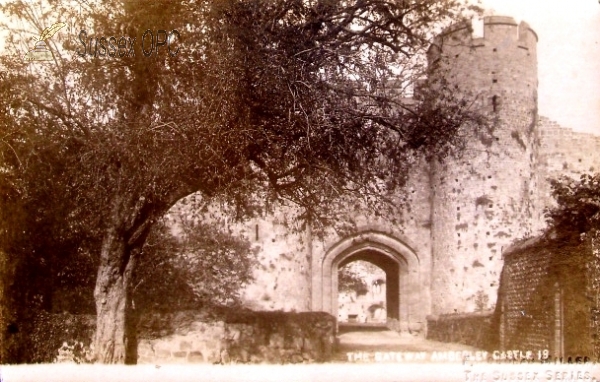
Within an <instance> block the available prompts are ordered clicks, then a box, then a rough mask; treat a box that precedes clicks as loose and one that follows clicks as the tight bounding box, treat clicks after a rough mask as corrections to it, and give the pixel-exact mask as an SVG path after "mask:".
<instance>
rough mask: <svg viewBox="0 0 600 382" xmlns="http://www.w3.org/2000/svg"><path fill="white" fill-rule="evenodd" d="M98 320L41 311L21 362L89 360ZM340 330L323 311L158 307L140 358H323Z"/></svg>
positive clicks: (146, 327)
mask: <svg viewBox="0 0 600 382" xmlns="http://www.w3.org/2000/svg"><path fill="white" fill-rule="evenodd" d="M95 323H96V322H95V316H90V315H71V314H49V313H45V312H40V313H39V314H38V315H37V316H36V318H35V319H34V320H32V322H31V325H29V326H28V327H27V328H23V330H28V331H29V338H28V339H27V340H26V341H25V342H24V347H25V348H26V349H27V351H26V352H25V353H26V354H27V358H24V359H21V360H20V362H23V363H39V362H43V363H49V362H86V355H90V354H91V353H89V347H90V344H91V340H92V335H93V333H94V328H95ZM335 335H336V321H335V318H334V317H332V316H331V315H329V314H326V313H318V312H315V313H313V312H309V313H285V312H253V311H233V310H231V311H229V310H227V311H222V312H218V313H217V314H212V315H207V314H206V313H205V312H200V311H184V312H176V313H154V314H147V315H144V316H142V317H141V319H140V322H139V327H138V341H139V342H138V363H139V364H157V365H160V364H167V363H178V364H179V363H300V362H323V361H328V360H329V359H330V357H331V356H332V352H333V350H334V345H335ZM64 343H66V344H67V345H66V346H63V344H64ZM59 349H60V351H59ZM59 353H60V354H59Z"/></svg>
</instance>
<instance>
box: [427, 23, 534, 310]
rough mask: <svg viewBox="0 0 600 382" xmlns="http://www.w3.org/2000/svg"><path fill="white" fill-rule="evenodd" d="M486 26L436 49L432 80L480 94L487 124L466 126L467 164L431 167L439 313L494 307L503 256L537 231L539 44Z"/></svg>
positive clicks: (521, 29)
mask: <svg viewBox="0 0 600 382" xmlns="http://www.w3.org/2000/svg"><path fill="white" fill-rule="evenodd" d="M483 22H484V25H483V26H484V27H483V36H482V37H475V36H474V35H473V33H472V28H471V27H470V25H468V24H461V25H456V26H454V27H452V28H450V29H448V30H446V31H445V32H444V33H442V34H441V35H440V36H439V38H438V39H437V44H435V45H434V46H433V47H432V49H431V50H430V57H429V59H430V65H432V66H433V67H435V68H436V69H435V70H437V71H438V72H435V73H433V76H434V77H435V76H436V75H439V74H440V73H442V75H444V76H445V78H447V80H448V81H449V83H450V84H451V85H454V84H457V85H458V87H459V89H460V91H464V92H468V93H470V94H471V95H476V96H477V103H476V107H478V108H482V109H483V110H484V111H485V112H486V114H487V115H488V116H489V117H490V120H491V123H490V125H489V126H488V127H477V128H469V129H470V130H468V131H467V136H468V137H469V138H468V140H467V144H466V148H465V150H464V152H463V153H462V155H461V156H459V157H456V158H452V159H448V160H446V161H445V162H444V163H435V164H434V165H433V167H432V171H431V186H432V199H431V200H432V216H431V221H432V226H431V230H432V231H431V238H432V243H433V245H432V272H431V278H432V282H431V287H432V289H431V298H432V301H431V305H432V313H433V314H443V313H454V312H473V311H476V310H481V309H488V308H490V307H491V306H493V304H495V302H496V293H497V289H498V280H499V275H500V271H501V269H502V258H501V254H502V248H503V247H504V246H507V245H508V244H509V243H511V242H512V241H513V240H515V239H519V238H522V237H524V236H528V235H531V233H532V219H531V217H532V207H533V206H532V202H531V199H532V195H533V194H534V193H535V187H536V178H535V171H534V170H535V168H534V166H535V160H536V153H535V146H536V145H535V141H536V139H537V134H538V133H537V129H536V122H537V83H538V82H537V62H536V61H537V58H536V44H537V36H536V34H535V32H534V31H533V30H532V29H531V28H530V27H529V26H528V25H527V24H526V23H524V22H522V23H521V24H517V23H516V22H515V20H514V19H513V18H511V17H499V16H492V17H486V18H484V20H483Z"/></svg>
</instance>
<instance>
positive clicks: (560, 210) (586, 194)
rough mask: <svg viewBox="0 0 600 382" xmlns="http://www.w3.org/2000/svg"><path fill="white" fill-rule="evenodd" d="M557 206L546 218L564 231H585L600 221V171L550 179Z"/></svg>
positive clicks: (551, 209)
mask: <svg viewBox="0 0 600 382" xmlns="http://www.w3.org/2000/svg"><path fill="white" fill-rule="evenodd" d="M550 185H551V187H552V194H553V196H554V198H555V199H556V203H557V205H556V206H555V207H553V208H550V209H547V210H546V219H547V220H548V223H549V224H550V226H551V227H553V228H555V229H556V230H557V231H558V232H560V233H565V232H571V233H576V234H581V233H585V232H588V231H589V230H590V229H592V228H598V227H599V225H598V224H599V222H600V174H593V175H592V174H583V175H581V177H580V178H579V180H575V179H572V178H569V177H566V176H565V177H562V178H559V179H552V180H550Z"/></svg>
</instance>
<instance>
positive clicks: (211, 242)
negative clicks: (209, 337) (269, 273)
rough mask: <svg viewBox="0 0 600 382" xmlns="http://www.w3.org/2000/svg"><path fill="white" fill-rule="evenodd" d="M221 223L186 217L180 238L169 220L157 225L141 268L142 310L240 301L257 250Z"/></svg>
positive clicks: (137, 288) (137, 296) (139, 301)
mask: <svg viewBox="0 0 600 382" xmlns="http://www.w3.org/2000/svg"><path fill="white" fill-rule="evenodd" d="M218 226H220V225H218V224H214V223H213V224H207V223H202V222H201V223H197V224H194V223H193V222H191V221H184V222H183V223H182V225H181V226H180V229H181V231H182V232H179V233H178V234H177V235H176V236H175V235H174V234H173V233H172V232H171V230H170V229H169V227H168V226H166V225H165V224H164V223H161V224H158V225H157V226H156V227H155V228H154V229H153V232H152V234H151V235H150V237H149V238H148V242H147V243H146V245H145V247H144V255H143V257H142V261H141V263H140V264H139V266H138V269H137V271H136V280H135V284H136V285H135V288H134V301H135V302H136V304H137V305H139V306H140V308H141V309H153V310H167V311H177V310H183V309H189V308H191V307H198V306H206V305H209V306H210V305H220V306H222V305H236V304H239V303H240V302H241V301H240V297H241V295H240V293H241V292H242V291H243V287H244V285H246V284H247V283H249V282H250V281H251V280H252V277H253V274H252V269H253V265H255V262H256V258H255V255H256V253H255V252H254V251H253V250H252V249H251V247H250V243H249V242H248V241H246V240H244V239H242V238H238V237H236V236H234V235H232V234H230V233H229V232H224V231H223V230H222V229H220V228H217V227H218Z"/></svg>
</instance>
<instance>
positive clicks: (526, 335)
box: [496, 233, 597, 358]
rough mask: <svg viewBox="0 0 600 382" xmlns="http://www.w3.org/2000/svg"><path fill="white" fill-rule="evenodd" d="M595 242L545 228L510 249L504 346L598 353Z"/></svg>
mask: <svg viewBox="0 0 600 382" xmlns="http://www.w3.org/2000/svg"><path fill="white" fill-rule="evenodd" d="M591 253H592V251H591V247H590V245H589V242H588V241H581V240H580V238H579V237H564V236H563V237H558V236H556V234H554V233H551V234H546V235H543V236H541V237H538V238H535V239H530V240H527V241H525V242H523V243H520V244H518V245H516V246H514V247H511V248H509V249H508V250H507V251H506V253H505V265H504V269H503V271H502V279H501V286H500V290H499V297H498V298H499V306H498V308H497V310H496V314H497V315H498V320H499V343H500V347H501V348H502V349H523V350H531V351H534V352H537V351H544V350H548V351H549V352H550V355H551V357H553V358H561V357H562V358H566V357H576V356H588V357H591V356H592V355H593V351H592V350H593V349H592V347H591V346H592V337H593V336H592V331H591V321H590V319H591V318H592V315H591V312H592V306H591V305H590V301H591V300H592V299H591V297H592V296H591V295H590V292H593V294H597V291H592V290H591V289H590V288H588V287H587V286H588V285H587V284H588V283H587V282H586V274H587V271H586V269H587V267H588V263H589V262H590V255H591Z"/></svg>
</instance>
